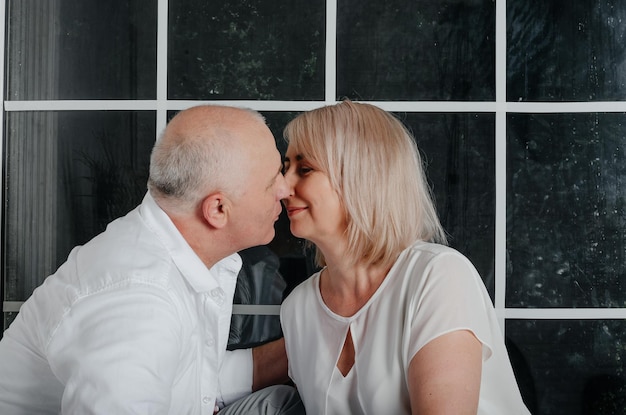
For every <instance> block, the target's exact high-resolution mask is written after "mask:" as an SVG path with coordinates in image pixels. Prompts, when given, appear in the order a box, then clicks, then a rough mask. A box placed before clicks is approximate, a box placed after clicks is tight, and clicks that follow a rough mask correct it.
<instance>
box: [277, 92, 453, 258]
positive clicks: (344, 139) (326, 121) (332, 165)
mask: <svg viewBox="0 0 626 415" xmlns="http://www.w3.org/2000/svg"><path fill="white" fill-rule="evenodd" d="M284 136H285V140H287V142H288V143H289V145H290V146H292V147H293V148H294V150H295V153H297V154H302V155H303V156H304V157H305V158H306V159H307V160H310V161H311V162H312V163H314V164H316V165H317V167H318V168H319V169H320V170H322V171H324V172H325V173H326V174H327V175H328V177H329V180H330V182H331V185H332V186H333V188H334V189H335V191H336V192H337V193H338V194H339V197H340V198H341V201H342V204H343V206H344V209H345V213H346V217H347V223H348V226H347V230H346V234H347V238H348V255H349V256H350V258H351V259H352V260H353V261H354V262H356V261H361V260H365V261H366V262H367V263H370V264H380V265H391V264H392V263H393V262H394V261H395V260H396V258H397V257H398V255H399V254H400V252H401V251H402V250H404V249H405V248H406V247H408V246H409V245H411V244H412V243H413V242H415V241H416V240H424V241H431V242H436V243H441V244H446V243H447V241H446V235H445V232H444V230H443V228H442V226H441V224H440V222H439V218H438V217H437V212H436V210H435V206H434V202H433V199H432V196H431V192H430V187H429V186H428V183H427V180H426V175H425V172H424V167H423V165H422V160H421V157H420V154H419V150H418V149H417V145H416V144H415V140H414V139H413V137H412V136H411V134H410V133H409V131H408V130H407V129H406V128H405V126H404V125H403V124H402V122H400V120H398V119H397V118H396V117H394V116H393V115H392V114H390V113H388V112H386V111H384V110H382V109H380V108H378V107H376V106H374V105H370V104H365V103H357V102H352V101H349V100H346V101H343V102H341V103H339V104H335V105H330V106H326V107H322V108H318V109H315V110H312V111H308V112H305V113H302V114H300V115H299V116H297V117H296V118H294V119H293V120H292V121H291V122H290V123H289V124H288V125H287V126H286V127H285V131H284ZM316 260H317V262H318V264H319V265H320V266H323V265H325V260H324V257H323V255H322V253H321V252H320V251H319V250H317V252H316Z"/></svg>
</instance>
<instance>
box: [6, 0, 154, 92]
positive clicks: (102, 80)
mask: <svg viewBox="0 0 626 415" xmlns="http://www.w3.org/2000/svg"><path fill="white" fill-rule="evenodd" d="M7 21H8V24H7V33H8V37H7V51H6V56H7V76H8V82H7V99H10V100H50V99H53V100H57V99H58V100H60V99H154V98H155V97H156V2H154V1H151V0H133V1H131V0H121V1H116V2H115V3H114V4H112V3H110V2H107V1H100V0H80V1H71V0H45V1H41V0H9V1H7Z"/></svg>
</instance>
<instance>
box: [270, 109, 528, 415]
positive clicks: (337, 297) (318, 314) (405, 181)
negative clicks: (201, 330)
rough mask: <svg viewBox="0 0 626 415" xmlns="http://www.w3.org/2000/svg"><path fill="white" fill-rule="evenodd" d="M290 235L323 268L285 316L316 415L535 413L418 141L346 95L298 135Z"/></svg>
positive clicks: (290, 178)
mask: <svg viewBox="0 0 626 415" xmlns="http://www.w3.org/2000/svg"><path fill="white" fill-rule="evenodd" d="M285 138H286V139H287V141H288V143H289V146H288V149H287V153H286V157H285V162H284V174H285V178H286V180H287V183H288V185H289V188H290V194H289V196H288V197H287V198H286V199H284V201H283V202H284V204H285V207H286V210H287V213H288V215H289V219H290V228H291V232H292V233H293V234H294V235H295V236H297V237H300V238H304V239H306V240H308V241H309V242H311V243H312V244H314V246H315V247H316V260H317V261H318V264H319V265H320V266H321V267H323V268H322V270H321V271H320V272H318V273H316V274H314V275H313V276H312V277H311V278H309V279H308V280H306V281H305V282H303V283H302V284H301V285H299V286H298V287H296V289H295V290H294V291H293V292H292V293H291V294H290V295H289V297H288V298H287V299H286V300H285V302H284V303H283V306H282V309H281V322H282V325H283V331H284V335H285V341H286V348H287V354H288V357H289V372H290V376H291V378H292V379H293V381H294V382H295V384H296V385H297V387H298V390H299V391H300V394H301V396H302V399H303V401H304V404H305V406H306V410H307V413H310V414H314V415H318V414H341V415H345V414H379V413H386V414H394V415H398V414H410V413H413V414H420V415H425V414H455V415H459V414H477V413H478V414H497V415H501V414H505V413H506V414H528V413H529V412H528V410H527V409H526V407H525V406H524V404H523V402H522V398H521V396H520V392H519V388H518V386H517V383H516V381H515V378H514V375H513V371H512V369H511V364H510V362H509V360H508V355H507V352H506V348H505V346H504V341H503V338H502V334H501V332H500V328H499V326H498V323H497V320H496V316H495V312H494V309H493V305H492V303H491V300H490V298H489V295H488V294H487V291H486V289H485V287H484V284H483V282H482V280H481V279H480V276H479V275H478V273H477V271H476V270H475V268H474V267H473V265H472V264H471V263H470V262H469V261H468V260H467V259H466V258H465V257H464V256H463V255H461V254H460V253H459V252H457V251H455V250H453V249H451V248H448V247H446V246H445V243H446V237H445V233H444V231H443V229H442V227H441V225H440V223H439V220H438V218H437V214H436V211H435V208H434V205H433V202H432V199H431V196H430V193H429V188H428V185H427V182H426V178H425V174H424V171H423V168H422V164H421V161H420V157H419V153H418V150H417V147H416V145H415V143H414V140H413V139H412V137H411V135H410V134H409V133H408V131H407V130H406V129H405V128H404V126H403V125H402V123H401V122H399V121H398V120H397V119H396V118H395V117H393V116H392V115H391V114H389V113H387V112H385V111H383V110H381V109H379V108H377V107H375V106H372V105H368V104H359V103H353V102H350V101H345V102H342V103H339V104H337V105H333V106H327V107H323V108H319V109H316V110H313V111H310V112H306V113H303V114H301V115H299V116H298V117H296V118H295V119H294V120H292V121H291V122H290V123H289V124H288V125H287V127H286V129H285Z"/></svg>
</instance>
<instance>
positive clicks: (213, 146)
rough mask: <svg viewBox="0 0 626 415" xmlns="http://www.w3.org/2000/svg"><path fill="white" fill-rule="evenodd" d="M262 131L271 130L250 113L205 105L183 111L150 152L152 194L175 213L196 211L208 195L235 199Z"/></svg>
mask: <svg viewBox="0 0 626 415" xmlns="http://www.w3.org/2000/svg"><path fill="white" fill-rule="evenodd" d="M259 128H261V129H265V130H268V128H267V126H266V125H265V121H264V119H263V117H262V116H261V115H260V114H259V113H257V112H255V111H252V110H248V109H242V108H235V107H226V106H216V105H202V106H197V107H192V108H189V109H187V110H184V111H181V112H179V113H178V114H177V115H176V116H175V117H174V118H172V120H171V121H170V122H169V123H168V125H167V127H166V128H165V131H164V132H163V134H162V136H161V138H160V139H159V140H158V141H157V143H156V144H155V146H154V148H153V150H152V156H151V159H150V178H149V180H148V188H149V190H150V193H151V194H152V196H153V197H154V198H155V200H157V202H159V203H160V204H165V205H167V206H168V207H174V206H175V207H176V210H177V211H190V210H193V209H194V208H195V206H197V204H198V203H199V202H200V201H201V200H202V198H203V197H204V196H205V195H206V194H207V193H209V192H214V191H224V192H229V193H232V194H235V193H236V191H237V187H238V184H239V183H238V179H239V178H240V177H241V173H242V172H241V171H238V170H240V169H245V166H246V163H245V161H244V159H243V158H244V157H249V156H250V155H251V150H252V149H253V147H254V139H255V136H256V134H254V131H256V129H259Z"/></svg>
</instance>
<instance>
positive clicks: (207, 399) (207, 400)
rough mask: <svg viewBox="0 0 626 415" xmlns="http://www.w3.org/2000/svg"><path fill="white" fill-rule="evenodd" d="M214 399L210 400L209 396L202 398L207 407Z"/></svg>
mask: <svg viewBox="0 0 626 415" xmlns="http://www.w3.org/2000/svg"><path fill="white" fill-rule="evenodd" d="M212 400H213V399H211V398H209V397H208V396H205V397H204V398H202V403H203V404H205V405H208V404H210V403H211V401H212Z"/></svg>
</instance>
